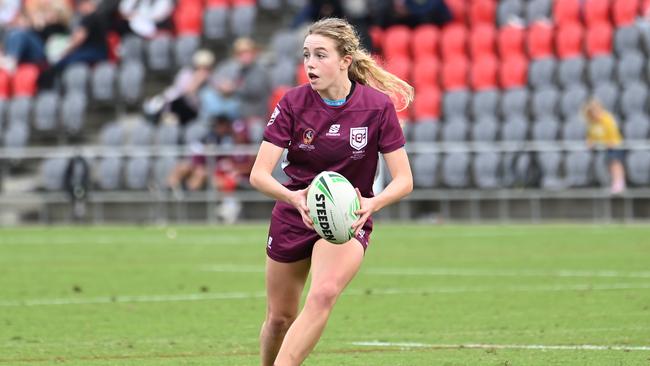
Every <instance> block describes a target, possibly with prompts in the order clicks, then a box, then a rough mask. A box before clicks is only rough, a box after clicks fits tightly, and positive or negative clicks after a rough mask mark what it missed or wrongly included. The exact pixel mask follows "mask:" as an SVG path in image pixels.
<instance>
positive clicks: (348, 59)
mask: <svg viewBox="0 0 650 366" xmlns="http://www.w3.org/2000/svg"><path fill="white" fill-rule="evenodd" d="M340 65H341V70H345V69H348V68H349V67H350V65H352V56H350V55H345V56H343V57H341V62H340Z"/></svg>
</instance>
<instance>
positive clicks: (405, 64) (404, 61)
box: [386, 57, 412, 81]
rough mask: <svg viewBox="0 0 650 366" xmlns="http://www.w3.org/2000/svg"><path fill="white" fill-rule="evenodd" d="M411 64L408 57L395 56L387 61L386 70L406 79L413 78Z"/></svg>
mask: <svg viewBox="0 0 650 366" xmlns="http://www.w3.org/2000/svg"><path fill="white" fill-rule="evenodd" d="M411 66H412V65H411V59H409V58H408V57H393V58H391V59H389V60H387V61H386V70H387V71H388V72H390V73H391V74H393V75H395V76H397V77H398V78H400V79H402V80H404V81H409V80H411Z"/></svg>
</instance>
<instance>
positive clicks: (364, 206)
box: [352, 188, 377, 236]
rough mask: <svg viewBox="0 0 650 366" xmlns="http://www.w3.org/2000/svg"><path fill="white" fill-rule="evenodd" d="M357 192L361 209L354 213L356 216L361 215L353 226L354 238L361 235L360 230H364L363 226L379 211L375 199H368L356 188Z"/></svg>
mask: <svg viewBox="0 0 650 366" xmlns="http://www.w3.org/2000/svg"><path fill="white" fill-rule="evenodd" d="M355 190H356V191H357V197H359V204H360V206H361V208H360V209H358V210H356V211H354V213H355V214H357V215H359V219H358V220H357V221H355V222H354V223H353V224H352V230H354V236H357V234H359V230H361V228H363V225H365V224H366V220H368V218H369V217H370V215H372V214H373V213H375V211H377V205H376V204H375V199H374V198H366V197H363V196H361V192H359V188H355Z"/></svg>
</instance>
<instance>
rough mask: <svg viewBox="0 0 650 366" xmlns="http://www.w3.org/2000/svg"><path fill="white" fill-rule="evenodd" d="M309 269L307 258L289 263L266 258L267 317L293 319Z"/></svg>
mask: <svg viewBox="0 0 650 366" xmlns="http://www.w3.org/2000/svg"><path fill="white" fill-rule="evenodd" d="M309 267H310V260H309V258H307V259H303V260H300V261H297V262H291V263H282V262H278V261H275V260H273V259H271V258H269V257H267V258H266V295H267V311H268V314H269V315H275V316H284V317H295V315H296V314H297V313H298V306H299V305H300V296H301V295H302V290H303V289H304V287H305V282H306V281H307V275H308V274H309Z"/></svg>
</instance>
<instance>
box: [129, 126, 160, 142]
mask: <svg viewBox="0 0 650 366" xmlns="http://www.w3.org/2000/svg"><path fill="white" fill-rule="evenodd" d="M154 133H155V131H154V128H153V126H152V125H151V124H149V123H148V122H147V121H144V120H138V121H137V122H136V123H135V125H134V126H132V127H131V133H130V135H131V137H130V139H129V143H130V144H131V145H132V146H149V145H152V144H153V142H154Z"/></svg>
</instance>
